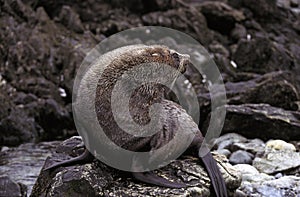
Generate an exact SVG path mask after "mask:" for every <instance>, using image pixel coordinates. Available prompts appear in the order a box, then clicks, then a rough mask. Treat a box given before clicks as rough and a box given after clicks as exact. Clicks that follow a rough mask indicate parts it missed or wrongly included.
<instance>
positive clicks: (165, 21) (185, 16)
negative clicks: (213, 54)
mask: <svg viewBox="0 0 300 197" xmlns="http://www.w3.org/2000/svg"><path fill="white" fill-rule="evenodd" d="M142 20H143V23H144V24H145V25H155V26H164V27H173V28H175V29H176V30H179V31H183V32H186V33H188V34H189V35H191V36H192V37H194V38H196V39H197V40H199V41H200V42H201V44H204V45H207V44H208V43H210V42H211V41H212V36H211V32H210V30H209V29H208V28H207V24H206V19H205V17H204V16H203V15H202V14H201V13H200V12H198V10H196V9H190V8H178V9H171V10H167V11H165V12H161V11H158V12H151V13H148V14H145V15H143V16H142Z"/></svg>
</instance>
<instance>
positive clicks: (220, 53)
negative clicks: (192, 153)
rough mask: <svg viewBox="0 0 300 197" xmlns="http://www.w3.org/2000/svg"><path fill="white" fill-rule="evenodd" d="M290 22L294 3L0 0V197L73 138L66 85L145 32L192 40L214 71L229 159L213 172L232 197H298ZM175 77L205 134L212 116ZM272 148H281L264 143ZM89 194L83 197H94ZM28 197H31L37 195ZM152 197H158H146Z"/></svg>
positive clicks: (197, 81)
mask: <svg viewBox="0 0 300 197" xmlns="http://www.w3.org/2000/svg"><path fill="white" fill-rule="evenodd" d="M299 21H300V2H299V1H297V0H277V1H273V0H216V1H206V0H204V1H202V0H201V1H200V0H199V1H197V0H186V1H183V0H182V1H180V0H169V1H163V0H150V1H147V3H145V1H142V0H133V1H130V3H129V2H128V1H125V0H112V1H106V0H87V1H77V0H76V1H69V0H67V1H44V0H42V1H33V0H24V1H20V0H16V1H9V0H0V29H1V31H0V40H1V42H0V64H1V65H0V146H1V152H0V161H1V165H0V174H1V177H0V185H5V186H7V185H11V186H12V188H15V189H13V190H1V189H0V196H5V195H6V194H7V193H5V192H8V191H9V192H10V191H11V192H15V193H13V194H15V196H26V195H29V194H30V192H31V187H32V185H33V182H34V181H35V180H36V178H37V176H38V174H39V170H40V169H41V168H42V166H43V160H44V159H45V158H46V157H47V156H49V155H50V154H51V153H53V152H54V146H57V145H58V142H57V140H59V141H62V140H64V139H67V138H69V137H71V136H73V135H76V134H77V132H76V128H75V125H74V123H73V118H72V88H73V82H74V77H75V75H76V70H77V69H78V67H79V66H80V64H81V62H82V60H83V58H84V57H85V55H86V53H87V52H88V51H89V50H90V49H92V48H93V47H95V45H96V44H97V43H99V42H100V41H102V40H103V39H105V38H106V37H109V36H110V35H113V34H114V33H117V32H120V31H122V30H125V29H129V28H132V27H138V26H145V25H151V26H165V27H169V28H173V29H176V30H179V31H182V32H184V33H187V34H189V35H191V36H192V37H193V38H195V39H196V40H198V41H199V42H201V44H202V45H203V46H204V47H205V48H206V49H207V50H208V51H209V53H210V55H211V56H212V57H213V59H214V61H215V62H216V64H217V65H218V67H219V70H220V72H221V74H222V77H223V80H224V84H225V88H226V94H227V99H228V100H227V106H226V109H227V116H226V119H225V124H224V127H223V133H222V136H221V137H220V138H219V139H217V140H216V146H215V148H214V150H215V151H216V152H217V153H218V154H224V155H226V157H227V159H228V161H226V158H224V161H223V159H221V161H220V165H221V164H222V163H228V164H230V165H232V166H233V168H234V170H236V171H242V172H243V173H242V175H241V177H240V178H241V180H242V182H241V185H240V186H238V184H237V185H234V186H233V188H238V190H237V191H236V192H235V193H234V192H232V195H235V196H270V195H271V196H297V195H300V189H299V188H300V186H299V182H300V181H299V169H300V164H299V150H300V149H299V146H300V144H299V143H300V77H299V76H300V39H299V38H300V22H299ZM186 77H187V78H188V79H189V80H190V82H191V84H192V85H193V87H194V88H195V89H196V92H197V95H198V101H199V107H200V109H201V120H200V122H199V128H200V129H201V130H202V131H206V128H207V127H208V123H209V119H210V113H209V111H210V107H211V106H210V95H209V92H208V89H207V86H206V84H205V82H203V80H202V76H200V75H199V74H198V75H197V73H196V74H195V72H193V71H192V70H188V71H187V73H186ZM232 133H235V134H232ZM240 135H241V136H240ZM242 136H243V137H242ZM279 139H280V140H284V141H285V142H283V141H275V142H274V141H273V142H272V141H269V140H279ZM50 141H53V142H50ZM44 143H45V144H47V143H50V144H48V145H45V144H44ZM286 143H288V144H286ZM39 147H40V148H39ZM17 153H18V154H17ZM23 153H24V154H23ZM25 153H26V154H25ZM35 154H37V155H35ZM68 154H69V152H65V153H64V154H62V155H61V156H60V157H58V159H63V158H65V157H67V155H68ZM218 154H217V155H218ZM22 155H24V157H22ZM32 155H33V156H32ZM31 156H32V157H31ZM73 156H74V155H73ZM53 157H54V158H55V154H54V156H53ZM216 157H218V156H216ZM13 158H19V160H18V159H17V160H14V159H13ZM37 161H38V162H37ZM14 162H16V163H17V164H15V163H14ZM182 162H183V163H184V162H186V161H185V160H184V161H182ZM189 162H190V161H187V164H190V163H189ZM22 163H24V166H22ZM34 163H36V166H35V165H34ZM183 163H181V164H180V165H184V164H183ZM27 165H29V166H31V165H32V166H33V167H32V169H31V167H28V166H27ZM99 165H100V164H96V163H95V164H94V163H93V164H92V167H93V168H94V167H95V168H96V167H97V166H98V167H99ZM174 165H175V164H174ZM178 165H179V164H178ZM26 166H27V167H26ZM175 166H176V165H175ZM90 167H91V166H85V167H83V168H90ZM101 167H102V168H103V169H106V168H105V167H103V166H102V165H101ZM78 168H79V166H77V167H72V169H75V171H76V169H77V170H78ZM80 169H81V168H80ZM81 170H82V169H81ZM26 172H27V173H26ZM60 172H63V169H60V171H58V175H61V174H59V173H60ZM109 172H111V171H109ZM22 173H23V174H24V177H26V178H24V177H23V178H22V177H21V175H22ZM111 173H112V174H113V175H115V174H116V173H115V172H111ZM160 173H162V172H160ZM200 174H201V173H200ZM58 175H57V176H58ZM41 176H44V175H43V174H41ZM183 177H184V175H183ZM113 178H115V179H118V178H117V176H115V177H113ZM173 178H174V177H173ZM48 179H49V180H51V178H50V177H48ZM238 179H239V178H236V180H238ZM109 180H111V179H108V180H107V181H108V182H106V183H107V184H108V183H109ZM112 180H113V179H112ZM80 181H84V180H80ZM80 181H79V183H80ZM237 182H238V181H237ZM8 183H9V184H8ZM77 183H78V182H77ZM85 183H86V182H85ZM89 183H92V182H89ZM119 183H120V187H121V185H122V182H120V181H119ZM203 183H205V184H208V183H207V180H204V181H203ZM37 184H38V183H37ZM126 184H129V185H130V184H131V182H130V180H127V182H126ZM126 184H125V185H126ZM205 184H204V185H205ZM87 186H89V187H90V185H87ZM123 186H124V185H123ZM206 186H207V185H206ZM36 187H39V186H36ZM64 187H69V186H68V185H64ZM64 187H61V188H58V189H59V190H58V191H60V192H63V191H62V190H61V189H62V188H64ZM0 188H3V187H2V186H1V187H0ZM99 188H100V189H99ZM99 188H98V190H93V189H91V192H96V193H97V192H98V194H100V193H101V187H99ZM199 188H200V189H199ZM201 188H202V189H204V190H202V189H201ZM94 189H95V188H94ZM136 189H137V188H136ZM196 190H197V191H196ZM196 190H195V191H190V192H191V193H186V195H188V194H190V195H195V194H196V193H197V192H198V194H199V192H200V193H201V192H204V193H203V195H204V194H206V195H209V190H207V187H206V190H205V186H199V187H198V189H196ZM53 191H55V190H53ZM113 191H115V192H116V191H117V190H113ZM124 191H125V190H124ZM159 191H160V192H166V191H162V190H159ZM35 192H38V193H33V196H35V194H36V195H37V194H39V195H40V194H41V191H39V190H38V189H36V190H35ZM44 192H45V191H44ZM99 192H100V193H99ZM118 192H123V191H119V190H118ZM174 192H175V191H174ZM176 192H178V191H176ZM176 192H175V193H174V195H176V194H177V195H183V193H180V191H179V193H176ZM195 192H196V193H195ZM10 194H12V193H10ZM93 194H94V193H93ZM102 194H103V195H109V193H103V192H102ZM114 194H115V195H117V194H121V193H114ZM137 194H140V195H142V193H137ZM155 194H161V195H162V193H152V194H149V195H155ZM13 196H14V195H13Z"/></svg>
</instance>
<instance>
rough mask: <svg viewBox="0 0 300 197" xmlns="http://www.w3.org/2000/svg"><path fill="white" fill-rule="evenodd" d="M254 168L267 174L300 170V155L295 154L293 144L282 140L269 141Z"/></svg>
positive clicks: (255, 161) (256, 160) (257, 158)
mask: <svg viewBox="0 0 300 197" xmlns="http://www.w3.org/2000/svg"><path fill="white" fill-rule="evenodd" d="M291 158H293V159H291ZM253 166H254V167H256V168H257V169H258V170H259V171H260V172H264V173H267V174H275V173H279V172H286V171H289V170H293V169H299V168H300V153H299V152H295V147H294V146H293V145H292V144H288V143H286V142H284V141H282V140H274V141H269V142H268V143H267V145H266V149H265V152H264V154H263V155H261V156H260V157H256V158H255V159H254V161H253Z"/></svg>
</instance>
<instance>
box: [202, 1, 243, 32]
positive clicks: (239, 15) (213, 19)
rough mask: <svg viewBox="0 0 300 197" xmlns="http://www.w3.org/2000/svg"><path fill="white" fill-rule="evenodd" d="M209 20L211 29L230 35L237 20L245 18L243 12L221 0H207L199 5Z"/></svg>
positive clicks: (208, 23)
mask: <svg viewBox="0 0 300 197" xmlns="http://www.w3.org/2000/svg"><path fill="white" fill-rule="evenodd" d="M198 9H199V10H200V11H201V13H203V15H204V16H205V18H206V20H207V25H208V27H209V28H210V29H213V30H216V31H218V32H220V33H222V34H225V35H228V34H229V33H230V31H231V30H232V29H233V28H234V27H235V23H236V22H241V21H243V20H244V19H245V16H244V14H243V12H241V11H239V10H235V9H233V8H232V7H230V6H229V5H228V4H225V3H223V2H219V1H206V2H204V3H201V4H200V5H199V6H198Z"/></svg>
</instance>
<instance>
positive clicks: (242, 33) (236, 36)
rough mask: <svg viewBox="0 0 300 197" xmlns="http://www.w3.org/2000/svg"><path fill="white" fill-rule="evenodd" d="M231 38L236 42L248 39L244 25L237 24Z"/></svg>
mask: <svg viewBox="0 0 300 197" xmlns="http://www.w3.org/2000/svg"><path fill="white" fill-rule="evenodd" d="M230 36H231V38H232V39H233V40H234V41H238V40H240V39H242V38H246V36H247V30H246V28H245V27H244V26H243V25H240V24H235V27H234V28H233V29H232V31H231V32H230Z"/></svg>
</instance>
